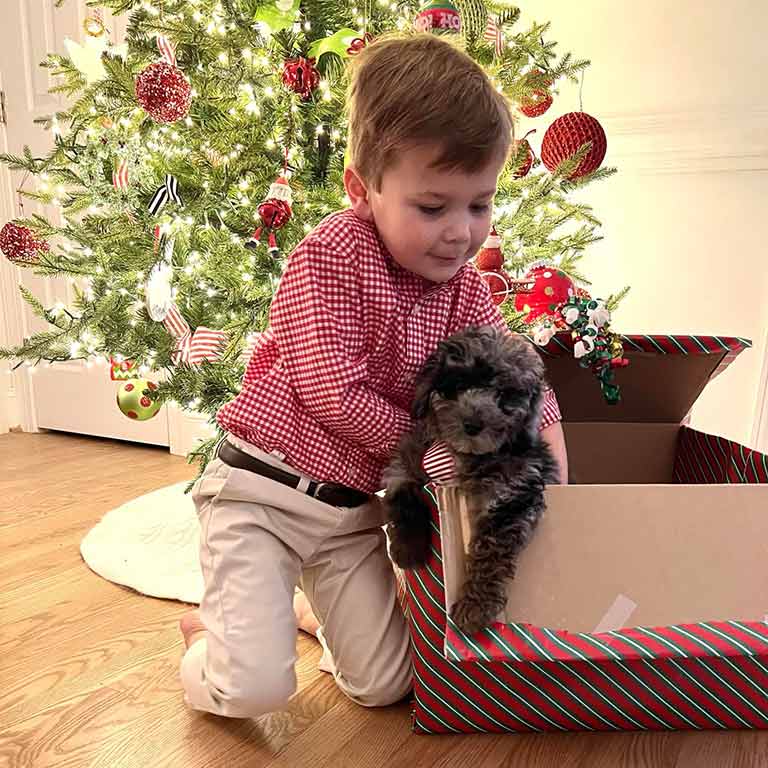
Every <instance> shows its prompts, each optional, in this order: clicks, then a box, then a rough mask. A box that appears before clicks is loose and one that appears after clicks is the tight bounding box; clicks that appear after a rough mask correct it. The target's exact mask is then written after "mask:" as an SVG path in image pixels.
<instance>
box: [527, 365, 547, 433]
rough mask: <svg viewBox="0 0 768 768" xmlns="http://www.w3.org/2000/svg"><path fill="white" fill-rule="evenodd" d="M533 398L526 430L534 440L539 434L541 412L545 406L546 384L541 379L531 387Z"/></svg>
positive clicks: (531, 396) (530, 394) (530, 392)
mask: <svg viewBox="0 0 768 768" xmlns="http://www.w3.org/2000/svg"><path fill="white" fill-rule="evenodd" d="M529 396H530V398H531V407H530V409H529V410H528V418H527V419H526V420H525V431H526V432H527V433H528V434H529V435H530V437H531V439H532V440H535V439H537V438H538V436H539V424H540V423H541V412H542V410H543V408H544V384H543V382H542V381H541V380H540V379H539V380H537V381H536V382H535V383H533V384H532V385H531V386H530V388H529Z"/></svg>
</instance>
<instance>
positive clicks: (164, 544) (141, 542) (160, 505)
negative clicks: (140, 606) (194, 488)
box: [80, 482, 203, 603]
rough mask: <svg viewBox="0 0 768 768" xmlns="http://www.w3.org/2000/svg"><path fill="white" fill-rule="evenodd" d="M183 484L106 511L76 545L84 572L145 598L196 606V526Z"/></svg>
mask: <svg viewBox="0 0 768 768" xmlns="http://www.w3.org/2000/svg"><path fill="white" fill-rule="evenodd" d="M186 485H187V483H186V482H183V483H177V484H176V485H169V486H167V487H165V488H160V489H159V490H157V491H152V492H151V493H148V494H146V495H144V496H139V497H138V498H136V499H131V501H129V502H127V503H125V504H123V505H122V506H120V507H117V508H116V509H113V510H111V511H110V512H107V514H106V515H104V517H103V518H102V519H101V521H100V522H99V523H97V524H96V525H95V526H94V527H93V528H92V529H91V530H90V531H89V532H88V533H87V534H86V535H85V537H84V538H83V540H82V542H81V543H80V553H81V554H82V556H83V559H84V560H85V562H86V563H87V564H88V567H89V568H90V569H91V570H93V571H94V572H95V573H98V574H99V576H102V577H103V578H105V579H107V580H109V581H113V582H115V583H116V584H122V585H124V586H126V587H131V588H132V589H135V590H136V591H137V592H141V593H143V594H145V595H150V596H152V597H165V598H171V599H174V600H181V601H182V602H185V603H199V602H200V600H201V598H202V595H203V576H202V573H201V571H200V554H199V549H198V548H199V542H200V525H199V523H198V519H197V513H196V512H195V506H194V504H193V503H192V499H191V497H190V495H189V494H185V493H184V488H185V487H186Z"/></svg>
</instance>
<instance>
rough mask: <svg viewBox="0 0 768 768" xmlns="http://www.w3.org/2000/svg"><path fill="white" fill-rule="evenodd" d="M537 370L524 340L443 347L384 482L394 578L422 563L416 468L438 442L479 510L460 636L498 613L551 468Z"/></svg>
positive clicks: (492, 337)
mask: <svg viewBox="0 0 768 768" xmlns="http://www.w3.org/2000/svg"><path fill="white" fill-rule="evenodd" d="M543 393H544V365H543V363H542V362H541V358H540V357H539V355H538V353H537V352H536V351H535V349H534V348H533V346H532V345H531V344H530V343H529V342H528V341H526V340H525V339H524V338H522V337H518V336H512V335H510V334H508V333H504V332H502V331H499V330H496V329H493V328H489V327H482V328H478V327H472V328H467V329H466V330H464V331H462V332H460V333H458V334H455V335H454V336H452V337H450V338H449V339H447V340H446V341H444V342H442V343H441V344H440V345H439V346H438V348H437V350H436V351H435V353H434V354H433V355H431V357H430V358H429V359H428V360H427V362H426V363H425V364H424V367H423V369H422V371H421V372H420V374H419V376H418V378H417V382H416V392H415V398H414V402H413V407H412V417H413V421H414V423H413V429H412V430H411V431H410V432H409V433H408V434H406V435H405V436H404V437H403V439H402V441H401V443H400V446H399V450H398V452H397V455H396V458H395V459H394V460H393V462H392V463H391V465H390V467H389V468H388V470H387V473H386V475H385V479H386V484H387V488H386V496H385V505H386V508H387V512H388V518H389V522H390V526H389V534H390V552H391V554H392V558H393V559H394V561H395V562H396V563H397V564H398V565H400V566H401V567H402V568H417V567H419V566H422V565H424V564H425V563H426V561H427V558H428V555H429V545H430V519H431V516H430V511H429V507H428V506H427V505H426V501H425V496H424V491H423V487H424V485H425V484H426V483H428V482H429V479H428V478H427V476H426V474H425V472H424V470H423V468H422V460H423V457H424V453H425V452H426V450H427V448H428V447H429V446H430V445H432V444H433V443H435V442H438V441H442V442H444V443H445V444H446V445H447V446H448V449H449V451H450V452H451V453H452V455H453V457H454V460H455V463H456V468H457V472H458V477H457V482H458V483H459V484H460V486H461V488H462V490H463V491H464V492H465V493H467V494H469V495H471V496H472V497H473V499H474V500H475V501H476V502H477V503H476V505H475V506H476V509H478V510H480V511H479V512H477V514H476V517H475V519H474V520H472V537H471V541H470V545H469V552H468V559H467V581H466V584H465V586H464V594H463V596H462V597H461V599H460V600H459V601H458V602H457V603H456V604H455V605H454V606H453V608H452V610H451V618H452V619H453V620H454V621H455V622H456V624H457V625H458V627H459V628H460V629H462V630H463V631H464V632H476V631H478V630H480V629H482V628H483V627H485V626H488V625H489V624H490V623H491V622H493V621H494V619H495V618H496V617H497V616H498V614H499V613H500V612H501V611H502V609H503V608H504V605H505V603H506V582H507V581H508V580H509V579H511V578H513V577H514V574H515V566H516V560H517V556H518V554H519V553H520V551H521V550H522V549H523V547H524V546H525V545H526V543H527V541H528V539H529V537H530V535H531V533H532V532H533V530H534V528H535V526H536V524H537V522H538V520H539V518H540V516H541V514H542V512H543V511H544V487H545V485H546V484H548V483H553V482H557V478H558V467H557V462H556V461H555V459H554V457H553V456H552V454H551V452H550V450H549V448H548V447H547V446H546V444H545V443H544V442H543V441H542V439H541V437H540V434H539V421H540V418H541V407H542V398H543Z"/></svg>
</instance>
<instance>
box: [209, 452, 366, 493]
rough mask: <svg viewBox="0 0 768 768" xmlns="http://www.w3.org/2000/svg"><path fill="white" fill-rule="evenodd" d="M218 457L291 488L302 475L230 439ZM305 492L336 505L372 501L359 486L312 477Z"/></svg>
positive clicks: (297, 484) (238, 467)
mask: <svg viewBox="0 0 768 768" xmlns="http://www.w3.org/2000/svg"><path fill="white" fill-rule="evenodd" d="M217 455H218V457H219V458H220V459H221V460H222V461H223V462H224V463H225V464H227V465H228V466H230V467H236V468H237V469H245V470H247V471H248V472H253V473H254V474H257V475H262V476H263V477H268V478H269V479H270V480H274V481H275V482H278V483H282V484H283V485H287V486H288V487H289V488H296V489H298V486H299V482H300V481H301V478H300V477H299V476H298V475H294V474H293V473H292V472H286V471H285V470H283V469H280V468H279V467H273V466H272V465H271V464H267V463H266V462H265V461H260V460H259V459H257V458H256V457H255V456H251V454H250V453H246V452H245V451H241V450H240V449H239V448H237V447H235V446H234V445H232V443H230V442H228V441H227V440H224V441H222V443H221V445H220V446H219V451H218V454H217ZM304 493H306V494H307V496H312V497H314V498H316V499H318V500H319V501H323V502H325V503H326V504H332V505H333V506H334V507H359V506H360V505H361V504H365V503H366V502H368V501H370V498H371V497H370V494H367V493H365V492H363V491H358V490H357V489H356V488H350V487H349V486H348V485H341V484H339V483H316V482H315V481H314V480H310V481H309V485H308V486H307V488H306V490H305V491H304Z"/></svg>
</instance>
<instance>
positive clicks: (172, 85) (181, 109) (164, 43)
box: [136, 35, 192, 123]
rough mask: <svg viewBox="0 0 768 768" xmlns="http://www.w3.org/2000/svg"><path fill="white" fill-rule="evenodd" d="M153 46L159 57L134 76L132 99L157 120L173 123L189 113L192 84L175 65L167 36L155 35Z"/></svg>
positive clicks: (173, 54)
mask: <svg viewBox="0 0 768 768" xmlns="http://www.w3.org/2000/svg"><path fill="white" fill-rule="evenodd" d="M157 47H158V49H159V50H160V54H161V55H162V57H163V59H162V61H156V62H155V63H154V64H150V65H149V66H148V67H147V68H146V69H144V70H143V71H142V72H141V73H140V74H139V76H138V77H137V78H136V100H137V101H138V102H139V104H140V105H141V106H142V107H143V109H144V111H145V112H146V113H147V114H148V115H149V116H150V117H151V118H152V119H153V120H154V121H155V122H158V123H175V122H176V121H177V120H180V119H181V118H182V117H186V116H187V114H188V113H189V105H190V103H191V102H192V88H191V86H190V84H189V83H188V82H187V80H186V78H185V77H184V73H183V72H182V71H181V70H180V69H179V68H178V67H177V66H176V54H175V52H174V49H173V46H172V45H171V43H170V42H169V41H168V39H167V38H165V37H163V36H162V35H159V36H158V38H157Z"/></svg>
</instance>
